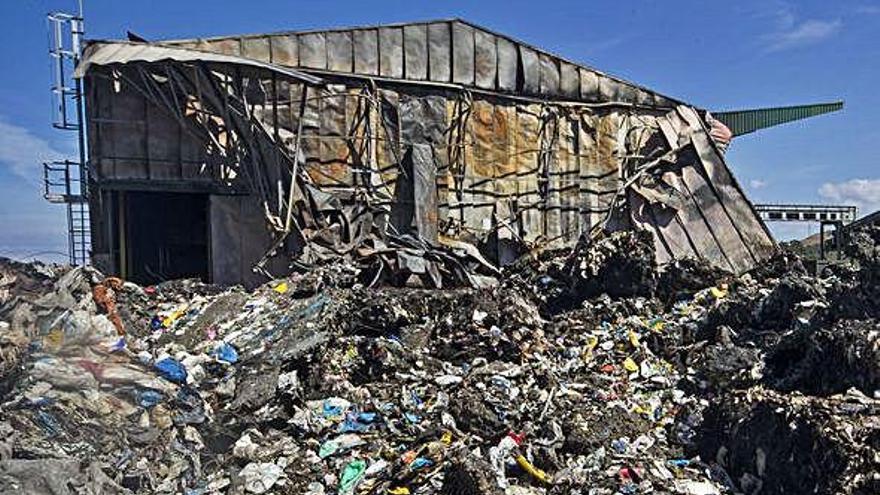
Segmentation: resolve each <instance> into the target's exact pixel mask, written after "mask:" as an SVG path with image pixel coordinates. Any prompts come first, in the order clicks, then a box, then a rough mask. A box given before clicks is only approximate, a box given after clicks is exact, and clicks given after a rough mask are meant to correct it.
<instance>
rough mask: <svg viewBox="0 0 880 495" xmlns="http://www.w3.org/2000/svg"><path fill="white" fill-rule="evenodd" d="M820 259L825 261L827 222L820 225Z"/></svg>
mask: <svg viewBox="0 0 880 495" xmlns="http://www.w3.org/2000/svg"><path fill="white" fill-rule="evenodd" d="M819 259H821V260H824V259H825V222H820V223H819Z"/></svg>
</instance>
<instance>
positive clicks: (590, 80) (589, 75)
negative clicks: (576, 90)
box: [580, 68, 599, 101]
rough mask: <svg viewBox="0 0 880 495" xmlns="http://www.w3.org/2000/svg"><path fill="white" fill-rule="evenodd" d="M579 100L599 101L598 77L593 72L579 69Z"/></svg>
mask: <svg viewBox="0 0 880 495" xmlns="http://www.w3.org/2000/svg"><path fill="white" fill-rule="evenodd" d="M580 76H581V99H583V100H586V101H599V75H598V74H596V73H595V72H593V71H591V70H588V69H584V68H581V69H580Z"/></svg>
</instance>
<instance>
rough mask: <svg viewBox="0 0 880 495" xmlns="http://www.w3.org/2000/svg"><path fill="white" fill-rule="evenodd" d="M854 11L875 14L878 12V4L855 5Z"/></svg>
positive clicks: (879, 6)
mask: <svg viewBox="0 0 880 495" xmlns="http://www.w3.org/2000/svg"><path fill="white" fill-rule="evenodd" d="M856 13H857V14H868V15H877V14H880V5H860V6H858V7H856Z"/></svg>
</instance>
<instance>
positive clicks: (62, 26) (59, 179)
mask: <svg viewBox="0 0 880 495" xmlns="http://www.w3.org/2000/svg"><path fill="white" fill-rule="evenodd" d="M47 20H48V29H49V57H50V59H51V61H52V85H51V92H52V102H53V112H52V126H53V127H54V128H56V129H59V130H63V131H73V132H76V134H77V147H78V151H79V157H78V158H79V160H78V161H74V160H61V161H52V162H45V163H43V186H44V190H43V196H44V197H45V198H46V200H48V201H49V202H52V203H62V204H65V205H66V206H67V242H68V256H69V260H70V264H72V265H84V264H87V263H88V262H89V251H90V245H91V228H90V217H89V202H88V189H89V171H88V164H87V163H86V148H85V146H86V145H85V125H84V116H83V98H82V94H83V91H82V81H81V80H80V79H75V78H73V77H72V76H73V73H74V70H75V68H76V64H77V63H78V62H79V60H80V57H81V54H82V45H81V42H82V37H83V34H84V24H83V17H82V3H81V2H80V4H79V13H78V14H77V15H72V14H67V13H63V12H55V13H52V14H49V15H48V16H47Z"/></svg>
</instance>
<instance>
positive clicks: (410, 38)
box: [403, 24, 428, 81]
mask: <svg viewBox="0 0 880 495" xmlns="http://www.w3.org/2000/svg"><path fill="white" fill-rule="evenodd" d="M403 45H404V59H405V63H406V73H405V74H404V75H405V77H406V78H407V79H415V80H418V81H422V80H425V79H427V78H428V27H427V26H426V25H423V24H414V25H410V26H404V27H403Z"/></svg>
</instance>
